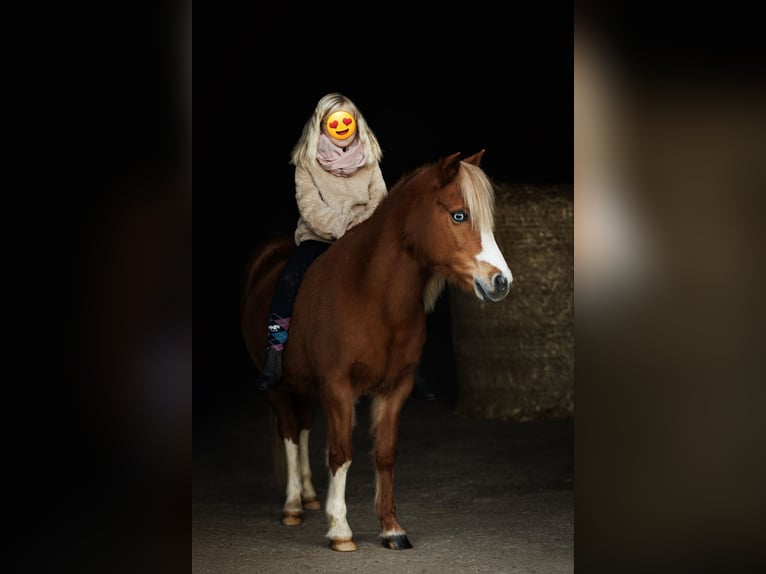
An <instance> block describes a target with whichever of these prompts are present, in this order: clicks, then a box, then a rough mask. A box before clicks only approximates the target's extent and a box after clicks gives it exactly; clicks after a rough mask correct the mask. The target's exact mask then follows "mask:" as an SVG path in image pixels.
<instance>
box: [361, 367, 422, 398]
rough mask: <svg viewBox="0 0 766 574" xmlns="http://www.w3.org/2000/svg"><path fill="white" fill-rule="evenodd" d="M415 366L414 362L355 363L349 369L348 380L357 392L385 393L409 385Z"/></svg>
mask: <svg viewBox="0 0 766 574" xmlns="http://www.w3.org/2000/svg"><path fill="white" fill-rule="evenodd" d="M416 365H417V361H416V360H412V361H403V362H401V363H400V364H390V365H385V364H378V365H372V364H369V363H364V362H360V361H357V362H355V363H353V364H352V365H351V368H350V369H349V378H350V379H351V384H352V385H353V387H354V388H355V389H356V390H357V392H360V393H370V392H376V393H379V392H385V391H387V390H391V389H393V388H395V387H397V386H399V385H401V384H411V382H412V380H413V378H414V373H415V366H416Z"/></svg>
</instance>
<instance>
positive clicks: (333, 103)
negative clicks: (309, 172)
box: [290, 93, 383, 166]
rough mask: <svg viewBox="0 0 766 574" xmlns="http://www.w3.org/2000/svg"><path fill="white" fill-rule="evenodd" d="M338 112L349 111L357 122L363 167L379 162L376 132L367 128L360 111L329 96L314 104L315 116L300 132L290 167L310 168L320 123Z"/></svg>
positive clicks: (346, 101)
mask: <svg viewBox="0 0 766 574" xmlns="http://www.w3.org/2000/svg"><path fill="white" fill-rule="evenodd" d="M339 110H343V111H346V112H349V113H350V114H351V115H352V116H354V119H355V120H356V137H358V138H359V139H360V141H361V142H362V145H363V146H364V158H365V164H366V165H372V164H375V163H377V162H379V161H380V160H381V158H382V157H383V150H382V149H381V148H380V144H379V143H378V139H377V138H376V137H375V133H374V132H373V131H372V130H371V129H370V127H369V126H368V125H367V122H366V121H365V119H364V116H363V115H362V113H361V112H360V111H359V108H357V107H356V105H355V104H354V102H352V101H351V100H349V99H348V98H347V97H346V96H344V95H343V94H338V93H331V94H327V95H325V96H323V97H322V99H320V100H319V102H317V105H316V108H314V113H313V114H312V115H311V117H310V118H309V120H308V121H307V122H306V125H304V126H303V133H302V134H301V137H300V139H299V140H298V143H296V144H295V147H294V148H293V151H292V154H291V155H290V163H291V164H292V165H295V166H298V165H301V166H309V165H311V164H313V163H314V162H316V157H317V148H318V146H319V135H320V134H321V133H322V122H323V121H324V120H325V118H327V116H329V115H330V114H332V113H334V112H337V111H339Z"/></svg>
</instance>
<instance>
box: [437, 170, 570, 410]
mask: <svg viewBox="0 0 766 574" xmlns="http://www.w3.org/2000/svg"><path fill="white" fill-rule="evenodd" d="M572 191H573V190H572V185H571V184H561V185H509V184H503V185H499V186H497V188H496V216H495V238H496V240H497V243H498V245H499V247H500V249H501V250H502V252H503V254H504V255H505V258H506V261H507V262H508V265H509V267H510V268H511V272H512V273H513V286H512V288H511V292H510V294H509V295H508V297H507V298H506V299H504V300H503V301H501V302H499V303H483V302H481V301H479V300H478V299H476V298H475V297H473V296H471V295H468V294H466V293H464V292H456V291H455V290H454V289H452V292H450V297H449V300H450V314H451V320H452V335H453V347H454V352H455V362H456V368H457V381H458V387H459V394H458V399H457V403H456V411H457V412H458V413H459V414H462V415H466V416H472V417H479V418H486V419H504V420H514V421H530V420H552V419H569V418H571V417H573V415H574V205H573V193H572Z"/></svg>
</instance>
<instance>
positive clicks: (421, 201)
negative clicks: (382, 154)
mask: <svg viewBox="0 0 766 574" xmlns="http://www.w3.org/2000/svg"><path fill="white" fill-rule="evenodd" d="M483 155H484V150H482V151H480V152H479V153H476V154H474V155H472V156H470V157H468V158H466V159H463V160H461V159H460V154H459V153H456V154H453V155H450V156H448V157H446V158H444V159H442V160H441V161H438V162H435V163H433V164H431V165H429V166H428V167H426V168H424V169H421V170H419V171H417V172H416V173H414V174H412V176H411V178H410V186H408V187H409V188H410V191H409V193H412V194H413V196H414V197H413V199H415V197H416V198H417V200H416V201H413V202H412V203H411V204H410V211H409V212H408V213H407V214H406V215H405V217H406V223H405V236H406V238H407V242H408V244H409V246H410V248H411V249H412V251H413V252H414V253H415V254H416V256H417V257H418V258H420V260H421V261H422V262H423V264H424V265H426V266H428V267H429V268H432V269H433V270H434V271H435V272H436V273H438V274H439V275H441V276H442V277H444V279H446V280H447V281H449V282H450V283H452V284H454V285H456V286H457V287H459V288H461V289H463V290H464V291H466V292H473V293H475V294H476V296H477V297H478V298H479V299H481V300H482V301H493V302H494V301H500V300H501V299H503V298H504V297H505V296H506V295H508V292H509V290H510V287H511V282H512V281H513V277H512V275H511V270H510V269H509V268H508V264H507V263H506V262H505V258H504V257H503V254H502V253H501V251H500V248H499V247H498V246H497V243H496V242H495V235H494V202H495V198H494V188H493V185H492V182H491V181H490V180H489V178H488V177H487V175H486V174H485V173H484V171H483V170H482V169H481V168H480V167H479V164H480V162H481V158H482V156H483Z"/></svg>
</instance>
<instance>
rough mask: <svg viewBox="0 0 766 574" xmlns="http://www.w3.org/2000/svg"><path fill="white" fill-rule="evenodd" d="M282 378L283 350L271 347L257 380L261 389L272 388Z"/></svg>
mask: <svg viewBox="0 0 766 574" xmlns="http://www.w3.org/2000/svg"><path fill="white" fill-rule="evenodd" d="M281 378H282V351H277V350H276V349H273V348H271V347H269V348H268V349H266V354H265V355H264V359H263V369H261V374H260V375H259V377H258V379H257V380H256V382H255V385H256V387H257V388H258V390H260V391H265V390H266V389H271V388H272V387H274V386H275V385H276V384H277V383H278V382H279V379H281Z"/></svg>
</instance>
